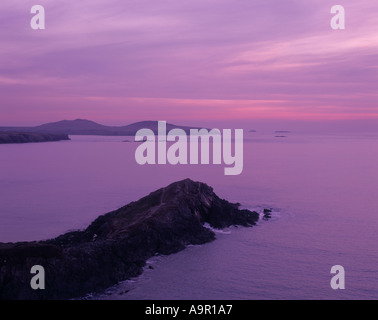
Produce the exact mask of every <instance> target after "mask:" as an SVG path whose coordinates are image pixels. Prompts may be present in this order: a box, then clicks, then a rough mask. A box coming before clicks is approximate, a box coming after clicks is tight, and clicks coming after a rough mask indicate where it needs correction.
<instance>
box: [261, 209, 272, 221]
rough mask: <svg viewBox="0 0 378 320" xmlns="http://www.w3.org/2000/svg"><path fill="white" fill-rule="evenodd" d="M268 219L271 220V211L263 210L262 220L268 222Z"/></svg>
mask: <svg viewBox="0 0 378 320" xmlns="http://www.w3.org/2000/svg"><path fill="white" fill-rule="evenodd" d="M270 218H272V210H271V209H264V217H263V220H269V219H270Z"/></svg>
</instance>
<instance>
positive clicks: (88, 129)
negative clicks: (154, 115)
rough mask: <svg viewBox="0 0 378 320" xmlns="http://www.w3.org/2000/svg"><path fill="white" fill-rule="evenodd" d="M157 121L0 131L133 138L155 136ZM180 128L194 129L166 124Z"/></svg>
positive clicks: (57, 124) (66, 123)
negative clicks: (143, 134)
mask: <svg viewBox="0 0 378 320" xmlns="http://www.w3.org/2000/svg"><path fill="white" fill-rule="evenodd" d="M157 124H158V122H157V121H141V122H135V123H132V124H129V125H126V126H105V125H102V124H99V123H96V122H94V121H90V120H85V119H76V120H62V121H58V122H51V123H46V124H42V125H40V126H36V127H0V131H8V132H9V131H17V132H38V133H51V134H68V135H99V136H134V135H135V134H136V132H137V131H138V130H139V129H143V128H146V129H151V130H152V131H153V132H154V133H155V134H157V131H158V125H157ZM173 128H180V129H182V130H184V131H185V132H186V133H187V134H189V132H190V129H201V128H196V127H185V126H177V125H174V124H170V123H167V131H169V130H171V129H173Z"/></svg>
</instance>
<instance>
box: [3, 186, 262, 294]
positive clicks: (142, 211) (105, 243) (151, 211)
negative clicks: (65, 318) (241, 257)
mask: <svg viewBox="0 0 378 320" xmlns="http://www.w3.org/2000/svg"><path fill="white" fill-rule="evenodd" d="M258 217H259V216H258V214H257V213H256V212H251V211H249V210H240V209H239V204H232V203H229V202H228V201H226V200H223V199H220V198H219V197H218V196H217V195H216V194H215V193H214V191H213V189H212V188H211V187H209V186H208V185H206V184H204V183H200V182H194V181H192V180H190V179H186V180H183V181H179V182H175V183H172V184H170V185H169V186H167V187H165V188H162V189H159V190H157V191H154V192H152V193H151V194H149V195H148V196H146V197H144V198H142V199H140V200H138V201H136V202H132V203H130V204H128V205H126V206H124V207H122V208H120V209H118V210H115V211H113V212H109V213H107V214H105V215H102V216H100V217H98V218H97V219H96V220H95V221H93V222H92V223H91V224H90V225H89V227H88V228H87V229H85V230H83V231H74V232H69V233H66V234H63V235H61V236H59V237H57V238H55V239H51V240H47V241H38V242H23V243H0V299H69V298H77V297H80V296H84V295H86V294H88V293H91V292H98V291H101V290H104V289H106V288H108V287H110V286H112V285H114V284H116V283H117V282H119V281H122V280H126V279H129V278H131V277H135V276H137V275H139V274H141V273H142V271H143V267H144V266H145V263H146V260H147V259H149V258H150V257H152V256H154V255H156V254H171V253H175V252H178V251H180V250H183V249H184V248H185V247H186V246H187V245H190V244H192V245H198V244H204V243H207V242H210V241H213V240H214V239H215V234H214V232H213V231H212V230H210V229H209V228H206V227H205V226H204V224H205V223H207V224H209V225H210V226H211V227H213V228H216V229H220V228H225V227H229V226H231V225H241V226H246V227H247V226H252V225H254V224H255V223H256V222H257V220H258ZM33 265H41V266H43V267H44V268H45V276H46V280H45V284H46V288H45V290H33V289H31V286H30V280H31V278H32V277H33V275H32V274H31V273H30V270H31V267H32V266H33Z"/></svg>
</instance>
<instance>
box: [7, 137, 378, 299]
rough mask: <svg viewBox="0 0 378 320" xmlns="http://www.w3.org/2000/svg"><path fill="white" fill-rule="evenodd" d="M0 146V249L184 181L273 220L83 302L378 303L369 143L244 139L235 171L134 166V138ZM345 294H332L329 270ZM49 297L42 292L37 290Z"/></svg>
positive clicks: (161, 261)
mask: <svg viewBox="0 0 378 320" xmlns="http://www.w3.org/2000/svg"><path fill="white" fill-rule="evenodd" d="M70 138H71V141H60V142H49V143H30V144H9V145H0V242H17V241H33V240H42V239H49V238H53V237H55V236H58V235H59V234H62V233H64V232H67V231H70V230H78V229H84V228H85V227H87V226H88V225H89V224H90V222H91V221H93V220H94V219H95V218H96V217H98V216H99V215H101V214H104V213H106V212H109V211H112V210H114V209H117V208H119V207H121V206H123V205H125V204H127V203H129V202H131V201H135V200H138V199H139V198H141V197H143V196H145V195H147V194H149V193H150V192H152V191H154V190H156V189H158V188H161V187H165V186H167V185H168V184H170V183H172V182H174V181H178V180H181V179H185V178H190V179H192V180H194V181H201V182H204V183H206V184H208V185H210V186H212V187H213V188H214V191H215V193H216V194H218V195H219V196H220V197H221V198H224V199H226V200H228V201H231V202H239V203H241V205H242V207H243V208H247V209H251V210H256V211H258V212H260V213H261V212H262V211H263V209H264V208H272V211H273V212H272V218H271V219H270V220H268V221H265V220H263V219H261V220H260V221H259V223H258V224H257V225H256V226H254V227H251V228H244V227H230V228H228V229H225V230H217V231H216V238H217V239H216V240H215V241H213V242H211V243H207V244H204V245H200V246H189V247H187V248H186V249H185V250H183V251H181V252H179V253H177V254H173V255H168V256H161V255H157V256H155V257H152V258H151V259H150V260H148V261H147V265H146V267H145V271H144V272H143V274H142V275H141V276H139V277H137V278H133V279H129V280H126V281H123V282H121V283H118V284H116V285H115V286H113V287H111V288H108V289H107V290H105V291H104V292H100V293H93V294H90V295H88V296H86V297H83V298H85V299H112V300H114V299H117V300H135V299H138V300H144V299H157V300H159V299H180V300H188V299H190V300H192V299H196V300H202V299H206V300H214V299H217V300H218V299H220V300H257V299H258V300H265V299H275V300H276V299H277V300H286V299H295V300H298V299H301V300H302V299H325V300H337V299H378V232H377V231H378V193H377V190H378V148H377V146H378V144H377V138H378V135H377V134H369V133H366V134H355V133H353V134H351V133H347V132H346V133H330V134H319V133H311V134H310V133H298V132H280V133H274V132H271V131H267V132H245V133H244V169H243V172H242V174H240V175H237V176H226V175H224V165H223V164H222V165H176V166H173V165H144V166H142V165H138V164H137V163H136V160H135V150H136V148H137V146H138V144H137V143H134V142H132V141H133V137H103V136H70ZM336 265H337V266H342V267H343V269H344V271H345V289H338V290H334V289H333V288H332V287H331V280H332V277H334V276H335V275H334V274H331V268H332V267H333V266H336ZM46 285H48V283H46Z"/></svg>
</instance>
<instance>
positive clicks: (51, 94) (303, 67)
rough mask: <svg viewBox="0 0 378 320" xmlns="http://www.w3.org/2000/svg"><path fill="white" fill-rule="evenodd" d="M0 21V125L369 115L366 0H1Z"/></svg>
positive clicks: (377, 92)
mask: <svg viewBox="0 0 378 320" xmlns="http://www.w3.org/2000/svg"><path fill="white" fill-rule="evenodd" d="M35 4H40V5H43V6H44V7H45V10H46V30H41V31H34V30H32V29H31V28H30V19H31V17H32V15H31V14H30V9H31V7H32V6H33V5H35ZM335 4H341V5H343V6H344V7H345V10H346V30H339V31H335V30H332V29H331V27H330V19H331V17H332V15H331V14H330V9H331V7H332V5H335ZM0 21H1V22H0V24H1V28H0V41H1V46H0V98H1V100H0V125H28V124H30V125H31V124H40V123H44V122H49V121H58V120H62V119H75V118H87V119H91V120H94V121H98V122H100V123H103V124H115V125H117V124H118V125H121V124H127V123H130V122H133V121H139V120H147V119H160V120H168V121H175V122H176V123H196V122H201V121H202V122H203V121H207V120H209V119H211V120H218V121H237V120H244V121H249V120H251V121H252V120H256V119H262V120H272V121H273V120H277V119H287V120H290V121H294V120H339V119H340V120H352V119H357V120H359V121H360V123H363V121H362V122H361V120H364V119H370V120H371V119H378V108H377V101H378V86H377V84H378V32H377V30H378V3H377V2H376V1H372V0H360V1H355V0H353V1H352V0H341V1H339V2H334V3H333V2H330V1H326V0H306V1H303V0H180V1H178V0H154V1H153V0H149V1H146V0H79V1H78V0H54V1H51V0H39V1H36V0H17V1H15V0H1V3H0Z"/></svg>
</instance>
